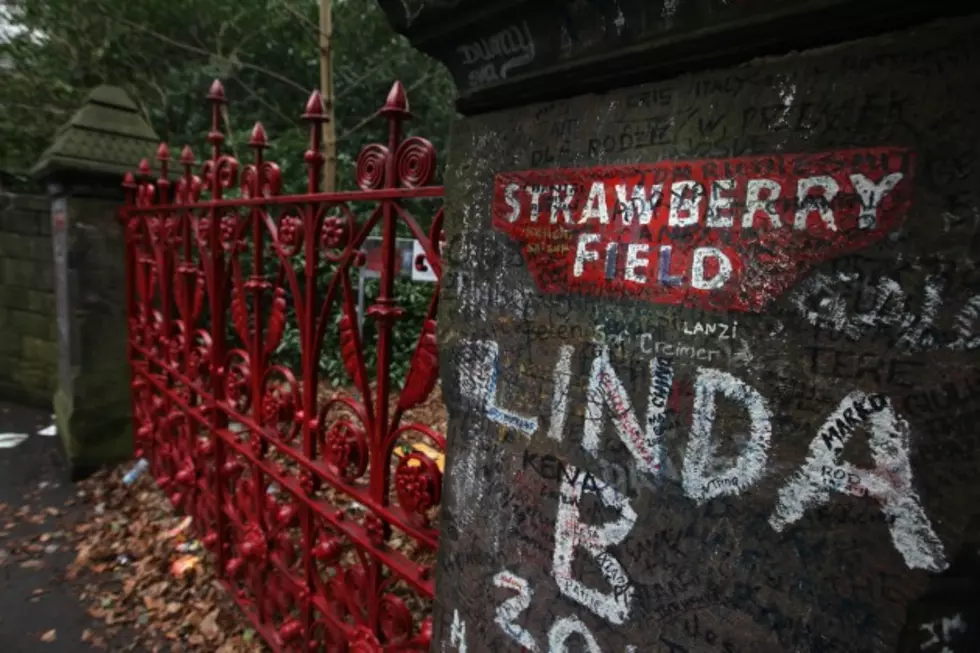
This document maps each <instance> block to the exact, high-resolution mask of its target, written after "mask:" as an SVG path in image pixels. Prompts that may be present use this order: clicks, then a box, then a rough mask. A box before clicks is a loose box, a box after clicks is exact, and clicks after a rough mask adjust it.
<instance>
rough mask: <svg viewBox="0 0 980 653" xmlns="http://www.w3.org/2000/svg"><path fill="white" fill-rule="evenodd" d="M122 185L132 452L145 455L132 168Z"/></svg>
mask: <svg viewBox="0 0 980 653" xmlns="http://www.w3.org/2000/svg"><path fill="white" fill-rule="evenodd" d="M122 185H123V192H124V194H125V201H124V204H123V208H122V210H121V211H120V216H119V224H120V226H121V227H122V232H123V251H124V252H125V253H124V262H123V265H124V267H125V270H126V290H125V292H126V361H127V362H128V363H129V407H130V408H129V409H130V411H131V421H132V423H133V453H134V454H135V455H136V456H137V457H142V454H143V451H142V446H143V445H142V444H141V443H140V438H141V435H140V423H139V417H138V416H137V398H136V387H137V372H136V365H135V361H134V360H133V358H134V356H135V353H136V350H135V348H134V347H133V338H134V337H135V329H134V328H133V326H134V325H135V324H136V290H135V288H134V287H133V284H134V278H135V275H136V264H135V260H134V253H133V249H134V243H133V234H132V229H130V221H131V220H133V216H132V215H131V213H130V210H131V209H132V208H133V206H134V205H135V203H136V180H135V179H134V178H133V174H132V173H131V172H127V173H126V175H125V176H124V177H123V183H122Z"/></svg>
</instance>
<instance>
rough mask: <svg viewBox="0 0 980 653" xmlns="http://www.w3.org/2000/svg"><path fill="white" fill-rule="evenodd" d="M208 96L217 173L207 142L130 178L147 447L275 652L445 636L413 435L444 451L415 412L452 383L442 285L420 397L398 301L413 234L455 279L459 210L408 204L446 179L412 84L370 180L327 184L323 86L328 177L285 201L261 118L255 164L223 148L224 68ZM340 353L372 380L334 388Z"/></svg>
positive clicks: (429, 507) (138, 400) (423, 462)
mask: <svg viewBox="0 0 980 653" xmlns="http://www.w3.org/2000/svg"><path fill="white" fill-rule="evenodd" d="M208 100H209V102H210V105H211V117H212V126H211V131H210V133H209V134H208V140H209V142H210V145H211V156H210V159H208V160H207V161H205V162H204V163H203V166H201V167H200V173H199V174H195V169H196V164H195V160H194V154H193V153H192V152H191V150H190V149H189V148H187V147H185V148H184V150H183V151H182V152H181V154H180V158H179V163H178V165H174V164H173V163H172V162H171V156H170V154H169V151H168V148H167V146H166V144H161V145H160V148H159V150H158V155H157V158H158V159H159V166H158V170H157V172H158V174H159V178H158V179H156V180H153V179H152V176H151V170H150V165H149V163H148V162H147V161H143V162H142V163H141V164H140V169H139V173H138V175H136V176H133V175H127V176H126V179H125V182H124V183H125V186H126V189H127V196H128V197H127V203H126V206H125V208H124V209H123V210H122V215H121V219H122V220H123V222H124V224H125V227H126V237H127V284H128V295H129V329H130V335H129V338H130V340H129V356H130V359H131V362H132V369H133V382H132V401H133V413H134V420H135V432H136V438H137V443H136V446H137V449H138V451H139V452H140V453H141V455H143V456H145V457H146V458H147V459H148V460H149V461H150V462H151V469H152V472H153V475H154V476H155V478H156V481H157V483H158V484H159V486H160V487H162V488H163V489H164V490H165V491H166V492H167V493H168V494H169V496H170V499H171V501H172V502H173V504H174V505H175V506H176V507H177V508H178V509H180V510H183V511H185V512H187V513H188V514H190V515H192V516H193V518H194V523H195V524H196V526H197V528H198V529H199V531H200V534H201V537H202V541H203V543H204V545H205V546H206V547H207V548H208V549H209V550H210V551H211V552H212V554H213V556H214V557H215V562H216V563H217V567H218V573H219V574H220V575H221V577H222V580H223V581H224V583H225V584H226V585H227V587H228V589H229V591H230V593H231V595H232V596H233V597H234V599H235V600H236V602H237V603H238V604H239V606H240V607H241V608H242V609H243V610H244V612H245V613H246V614H247V615H248V617H249V619H251V621H252V622H253V623H254V625H255V627H256V629H257V631H258V632H259V633H260V634H261V635H262V636H263V637H264V638H265V639H266V641H267V642H268V643H269V644H270V646H271V647H272V648H273V649H274V650H277V651H300V650H302V651H331V652H332V651H348V650H351V651H355V650H356V651H427V650H428V649H429V642H430V639H431V620H430V618H425V619H421V618H419V617H418V615H420V614H422V615H424V614H427V613H428V610H427V609H426V607H425V606H426V604H427V602H428V601H430V600H431V598H432V595H433V574H432V564H433V560H434V555H433V554H434V551H435V548H436V544H437V525H436V524H434V523H433V520H434V519H435V518H436V512H437V507H438V504H439V500H440V488H441V481H442V478H441V470H440V467H439V465H438V464H437V461H435V460H434V459H433V458H432V457H430V456H429V455H425V454H424V453H421V452H419V451H414V452H412V453H404V452H403V451H402V450H401V448H400V447H401V446H402V445H403V444H405V443H406V442H416V443H418V442H425V443H427V444H428V445H429V447H430V448H431V449H438V450H442V449H443V448H444V445H445V442H444V439H443V437H442V436H441V435H440V434H439V433H438V432H436V431H435V430H433V429H432V428H431V427H430V426H427V425H425V424H420V423H413V422H411V420H409V419H408V418H407V417H406V413H407V412H408V411H410V410H411V409H412V408H413V407H416V406H418V405H419V404H420V403H422V402H423V401H425V400H426V398H427V397H428V395H429V394H430V393H431V392H432V390H433V388H434V387H435V384H436V381H437V375H438V366H437V357H436V341H435V315H436V305H437V301H438V284H435V285H434V286H433V295H432V299H431V301H430V303H429V308H428V313H427V315H426V316H425V319H424V322H423V328H422V332H421V333H420V334H419V337H418V343H417V345H416V347H415V350H414V355H413V356H412V359H411V366H410V369H409V372H408V373H407V376H406V378H405V379H404V382H403V383H402V389H401V390H400V391H398V390H397V387H398V381H399V379H395V378H393V375H392V371H391V370H392V360H391V354H392V339H393V335H394V332H395V330H396V328H398V327H399V320H400V319H401V318H402V317H403V316H404V310H403V309H402V308H400V307H399V305H398V303H397V298H396V297H395V296H394V295H395V283H394V282H395V275H396V269H395V254H396V247H395V240H396V230H397V229H399V228H401V229H403V230H404V233H406V235H407V234H408V233H410V234H411V236H412V237H414V238H415V239H416V240H417V241H418V242H419V243H420V244H421V246H422V248H423V250H424V252H425V255H426V257H427V258H428V262H429V264H430V266H431V268H432V269H433V271H434V273H435V275H436V277H437V278H438V277H439V276H440V273H441V268H440V258H439V247H440V239H441V230H442V209H441V208H440V209H439V210H438V211H437V212H436V213H435V215H434V217H433V219H432V222H431V225H432V226H431V229H429V231H428V233H425V232H424V231H423V230H422V229H421V228H420V226H419V224H418V222H417V221H416V219H415V218H414V217H413V216H412V215H411V213H410V212H409V210H408V209H407V208H406V207H405V206H403V205H402V201H403V200H409V199H424V198H435V199H439V198H441V197H442V192H443V191H442V188H441V187H438V186H430V185H428V184H429V183H430V182H431V181H432V178H433V175H434V172H435V150H434V148H433V147H432V145H431V144H430V143H429V142H428V141H426V140H425V139H422V138H418V137H411V138H403V136H402V124H403V122H404V121H405V120H406V119H407V118H408V117H409V112H408V102H407V100H406V97H405V92H404V88H403V87H402V85H401V84H400V83H396V84H395V85H394V86H393V87H392V89H391V92H390V94H389V95H388V99H387V102H386V103H385V104H384V106H383V107H382V108H381V110H380V111H379V115H380V116H381V117H382V118H383V119H384V120H385V121H386V122H387V126H388V142H387V144H384V145H382V144H374V145H369V146H367V147H365V148H364V149H363V150H362V152H361V154H360V157H359V158H358V161H357V170H356V175H357V184H358V186H359V188H360V190H358V191H351V192H337V193H321V192H320V186H319V183H320V179H321V177H322V168H323V162H324V156H323V153H322V151H321V140H322V125H323V122H324V121H325V120H326V116H325V114H324V111H323V105H322V100H321V98H320V95H319V93H316V92H314V93H313V95H312V96H311V97H310V99H309V102H308V103H307V105H306V111H305V113H304V114H303V118H304V120H306V121H307V122H308V123H309V125H310V147H309V149H308V150H307V151H306V153H305V163H306V167H307V172H308V192H307V193H306V194H303V195H280V194H279V191H280V185H281V175H280V170H279V168H278V166H277V165H276V164H275V163H273V162H271V161H266V160H265V159H264V158H263V152H264V150H265V149H266V145H267V141H266V134H265V130H264V129H263V127H262V125H261V124H260V123H257V124H256V125H255V128H254V129H253V131H252V135H251V139H250V140H249V143H248V144H249V146H250V148H251V149H252V150H253V153H254V154H253V157H254V160H253V162H252V163H250V164H248V165H245V166H243V167H242V166H240V165H239V162H238V161H236V160H235V159H234V158H233V157H232V156H230V155H229V154H226V153H224V152H223V150H222V143H223V141H224V137H223V135H222V131H221V115H222V110H223V105H224V104H225V103H226V100H225V94H224V89H223V88H222V86H221V84H220V83H219V82H217V81H216V82H215V83H214V84H213V85H212V86H211V90H210V92H209V94H208ZM173 168H179V170H177V171H174V170H173ZM172 172H176V174H175V175H174V176H171V174H172ZM236 191H240V192H236ZM232 195H240V197H234V198H232V197H230V196H232ZM365 207H366V208H365ZM400 225H401V226H400ZM372 231H374V232H375V233H377V232H378V231H380V234H381V236H382V242H383V245H382V258H383V265H382V270H381V275H380V277H381V278H380V281H379V286H380V289H379V292H378V296H377V299H376V301H375V302H374V304H373V305H371V306H369V307H368V309H367V318H368V319H369V320H373V321H374V326H375V332H376V354H377V358H376V366H375V367H376V369H375V370H374V371H373V373H372V371H371V369H370V366H369V364H368V358H367V357H366V355H365V354H366V345H365V343H364V342H363V341H362V335H361V334H360V332H359V330H358V328H357V325H358V321H357V312H356V304H355V294H354V291H353V290H352V282H351V273H352V269H353V268H354V267H355V266H356V265H358V263H359V257H360V256H361V254H360V248H361V245H362V244H363V243H364V241H365V239H366V238H367V237H368V235H369V234H371V233H372ZM287 329H293V330H296V331H298V337H299V341H300V348H301V351H302V365H301V369H290V367H289V366H287V365H284V364H281V363H280V362H278V361H277V354H276V352H277V351H278V350H279V348H280V344H281V341H282V339H283V337H284V334H285V333H286V331H287ZM327 348H340V350H341V352H342V360H343V363H344V367H345V369H346V373H347V374H348V376H349V381H350V387H351V388H353V390H351V391H347V392H340V393H335V394H331V393H330V392H329V391H326V390H324V388H322V384H321V382H320V379H319V376H318V372H319V360H320V358H321V355H322V353H323V352H324V351H327ZM396 448H397V449H398V450H397V451H396ZM396 539H397V540H398V542H399V543H400V545H399V546H395V545H393V543H392V541H393V540H396ZM405 542H408V543H410V544H409V545H408V546H405V545H404V543H405ZM406 551H407V553H406Z"/></svg>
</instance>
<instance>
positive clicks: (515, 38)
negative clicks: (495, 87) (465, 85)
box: [456, 21, 536, 88]
mask: <svg viewBox="0 0 980 653" xmlns="http://www.w3.org/2000/svg"><path fill="white" fill-rule="evenodd" d="M456 52H457V53H458V54H459V56H460V59H462V63H463V65H464V66H474V67H475V69H473V70H471V71H470V73H469V85H470V88H479V87H481V86H486V85H488V84H492V83H494V82H498V81H500V80H501V79H506V78H507V75H508V74H510V71H511V70H513V69H514V68H519V67H521V66H526V65H528V64H529V63H531V62H532V61H534V57H535V55H536V52H535V47H534V38H533V37H532V36H531V29H530V27H528V24H527V22H526V21H522V22H521V23H520V24H519V25H509V26H507V27H505V28H504V29H502V30H500V31H499V32H497V33H496V34H493V35H492V36H490V37H487V38H482V39H479V40H477V41H473V42H471V43H464V44H463V45H460V46H459V47H457V48H456Z"/></svg>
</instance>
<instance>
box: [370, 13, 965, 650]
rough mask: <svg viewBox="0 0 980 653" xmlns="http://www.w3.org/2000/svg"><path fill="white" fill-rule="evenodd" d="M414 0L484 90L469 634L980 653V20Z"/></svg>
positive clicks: (683, 646) (466, 213) (462, 415)
mask: <svg viewBox="0 0 980 653" xmlns="http://www.w3.org/2000/svg"><path fill="white" fill-rule="evenodd" d="M382 4H383V5H385V6H386V8H387V10H388V11H389V13H390V14H391V15H392V17H393V18H392V20H393V23H394V24H395V25H396V26H397V27H399V28H400V29H402V30H403V31H404V32H405V33H406V34H408V36H409V38H411V39H412V40H413V42H414V43H416V44H417V45H418V47H420V48H421V49H423V50H426V51H428V52H430V53H432V54H433V55H435V56H437V57H439V58H440V59H442V60H443V61H445V62H446V63H447V65H448V67H449V68H450V70H451V72H452V73H453V75H454V77H455V79H456V82H457V84H458V86H459V89H460V109H461V110H462V111H463V112H464V113H466V114H467V115H466V117H465V118H462V119H461V120H460V121H459V122H458V123H457V124H456V126H455V128H454V131H453V134H452V139H451V147H450V160H449V163H448V168H447V176H446V199H447V213H446V217H447V219H446V228H447V232H448V245H447V251H446V252H445V253H444V260H445V261H447V263H446V268H445V271H444V277H443V288H442V300H441V302H442V303H441V306H440V315H439V344H440V355H441V359H442V380H443V389H444V393H445V396H446V398H447V403H448V406H449V412H450V433H449V444H448V474H447V478H446V483H445V494H444V499H443V512H442V537H441V542H440V552H439V556H440V560H439V569H438V573H439V576H438V581H437V587H438V598H437V615H436V622H435V641H436V642H437V643H436V645H435V650H438V651H460V652H463V651H465V652H467V653H482V652H485V651H486V652H490V651H493V652H505V651H522V650H523V651H540V652H544V651H549V652H554V653H561V652H566V651H590V652H591V653H597V652H599V651H604V652H606V653H627V652H631V651H632V652H635V653H659V652H663V653H684V652H691V653H694V652H698V653H701V652H709V653H710V652H713V651H718V652H719V653H761V652H765V653H769V652H786V651H794V652H796V651H799V652H804V651H806V652H814V653H815V652H820V653H831V652H848V653H856V652H862V653H864V652H867V653H893V652H896V651H901V652H905V651H924V652H926V653H940V652H942V653H967V652H973V651H977V650H980V644H978V636H980V601H978V597H980V566H978V560H977V559H978V548H977V547H978V541H980V473H978V470H980V426H978V423H980V419H978V417H980V369H978V362H980V324H978V316H980V284H978V280H980V277H978V276H977V274H978V273H977V270H978V262H980V240H978V238H980V233H978V228H980V163H978V155H977V153H978V151H980V120H978V119H977V116H978V115H980V86H978V83H977V81H978V79H980V77H978V73H977V70H978V69H980V68H978V66H980V40H978V39H977V38H976V35H977V34H978V30H980V19H978V18H977V17H970V16H959V17H956V18H955V19H950V18H949V17H946V18H942V17H937V16H935V15H928V12H930V11H931V12H936V11H949V10H950V8H949V7H940V6H936V5H940V4H942V3H920V2H908V3H883V2H874V1H871V2H860V3H859V2H849V1H848V2H845V1H837V2H833V1H822V2H816V1H814V2H806V1H802V0H800V1H795V2H794V1H783V2H774V1H764V0H757V1H754V2H753V1H749V0H746V1H744V2H730V1H725V0H717V1H715V0H707V1H702V2H687V1H686V0H672V1H670V2H668V1H663V2H640V1H631V0H621V1H613V0H593V1H581V2H565V1H557V0H556V1H554V2H533V3H532V2H523V3H522V2H509V3H494V4H495V6H497V5H499V7H498V8H497V9H489V8H488V5H489V4H491V3H484V2H475V1H474V2H468V1H466V0H460V1H456V2H453V1H445V2H442V1H440V2H437V1H436V0H417V1H415V2H411V1H409V0H400V1H399V2H395V1H394V0H392V1H390V2H385V0H382ZM845 38H847V39H849V40H847V41H846V42H845V41H844V39H845ZM759 55H766V56H764V57H762V56H759ZM681 69H684V70H687V71H688V72H687V73H686V74H683V75H679V74H677V71H679V70H681ZM650 80H655V81H650ZM598 91H601V94H597V93H596V92H598Z"/></svg>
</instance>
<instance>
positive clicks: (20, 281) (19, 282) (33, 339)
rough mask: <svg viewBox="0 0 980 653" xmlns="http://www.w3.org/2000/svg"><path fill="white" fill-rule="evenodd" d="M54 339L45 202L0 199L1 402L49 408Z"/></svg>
mask: <svg viewBox="0 0 980 653" xmlns="http://www.w3.org/2000/svg"><path fill="white" fill-rule="evenodd" d="M57 335H58V334H57V326H56V320H55V295H54V262H53V256H52V250H51V220H50V209H49V204H48V200H47V198H45V197H40V196H34V195H14V194H9V193H4V194H0V399H6V400H11V401H18V402H22V403H27V404H31V405H39V406H48V405H50V403H51V398H52V395H53V394H54V391H55V387H56V385H57V373H58V345H57Z"/></svg>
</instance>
